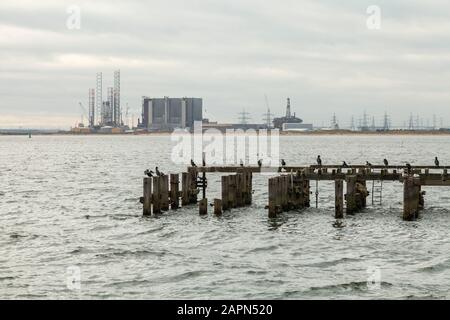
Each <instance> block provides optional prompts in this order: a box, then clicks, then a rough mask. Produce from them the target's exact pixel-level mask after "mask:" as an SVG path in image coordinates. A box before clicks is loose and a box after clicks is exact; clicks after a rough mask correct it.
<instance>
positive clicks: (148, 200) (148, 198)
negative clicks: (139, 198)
mask: <svg viewBox="0 0 450 320" xmlns="http://www.w3.org/2000/svg"><path fill="white" fill-rule="evenodd" d="M143 205H144V216H150V215H151V214H152V178H150V177H145V178H144V203H143Z"/></svg>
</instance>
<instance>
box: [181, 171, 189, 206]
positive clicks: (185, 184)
mask: <svg viewBox="0 0 450 320" xmlns="http://www.w3.org/2000/svg"><path fill="white" fill-rule="evenodd" d="M188 204H189V174H188V173H187V172H183V173H182V174H181V205H182V206H187V205H188Z"/></svg>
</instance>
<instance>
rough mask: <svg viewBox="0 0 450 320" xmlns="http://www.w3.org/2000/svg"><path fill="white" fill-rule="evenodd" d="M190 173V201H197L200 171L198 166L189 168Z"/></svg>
mask: <svg viewBox="0 0 450 320" xmlns="http://www.w3.org/2000/svg"><path fill="white" fill-rule="evenodd" d="M188 174H189V179H188V180H189V203H197V201H198V200H197V195H198V189H197V179H198V171H197V168H195V167H191V168H189V169H188Z"/></svg>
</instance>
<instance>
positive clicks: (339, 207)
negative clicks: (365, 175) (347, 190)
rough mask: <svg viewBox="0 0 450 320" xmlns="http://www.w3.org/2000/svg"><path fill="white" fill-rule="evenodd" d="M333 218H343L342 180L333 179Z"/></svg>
mask: <svg viewBox="0 0 450 320" xmlns="http://www.w3.org/2000/svg"><path fill="white" fill-rule="evenodd" d="M335 218H336V219H342V218H344V181H343V180H336V181H335Z"/></svg>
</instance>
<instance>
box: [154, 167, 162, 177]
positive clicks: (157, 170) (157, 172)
mask: <svg viewBox="0 0 450 320" xmlns="http://www.w3.org/2000/svg"><path fill="white" fill-rule="evenodd" d="M155 173H156V175H157V176H158V177H162V176H164V173H162V172H161V171H159V169H158V167H156V168H155Z"/></svg>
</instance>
